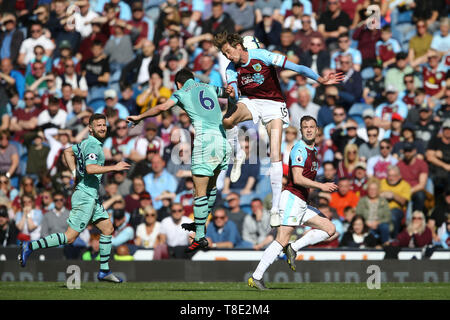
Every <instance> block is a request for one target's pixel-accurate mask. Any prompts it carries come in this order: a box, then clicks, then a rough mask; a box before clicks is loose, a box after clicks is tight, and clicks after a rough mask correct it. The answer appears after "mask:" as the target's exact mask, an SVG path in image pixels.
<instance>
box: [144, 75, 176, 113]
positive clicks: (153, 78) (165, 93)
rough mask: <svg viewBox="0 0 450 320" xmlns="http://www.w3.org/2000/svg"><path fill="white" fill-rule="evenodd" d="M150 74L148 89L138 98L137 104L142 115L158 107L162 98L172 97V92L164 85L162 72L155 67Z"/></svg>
mask: <svg viewBox="0 0 450 320" xmlns="http://www.w3.org/2000/svg"><path fill="white" fill-rule="evenodd" d="M149 73H150V78H149V81H148V88H147V89H145V90H144V91H143V92H142V93H141V94H139V95H138V96H137V98H136V104H137V105H138V107H140V113H143V112H145V111H147V110H148V109H150V108H153V107H154V106H156V105H157V104H158V99H159V98H160V97H165V98H167V99H168V98H170V95H171V90H170V89H169V88H167V87H165V86H164V85H163V72H162V70H161V69H160V68H158V67H155V68H153V69H152V70H150V71H149Z"/></svg>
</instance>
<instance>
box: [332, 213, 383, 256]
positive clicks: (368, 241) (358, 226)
mask: <svg viewBox="0 0 450 320" xmlns="http://www.w3.org/2000/svg"><path fill="white" fill-rule="evenodd" d="M378 242H379V241H378V240H377V238H375V236H374V235H373V233H371V232H370V229H369V227H368V226H367V224H366V221H365V219H364V217H363V216H360V215H355V216H354V217H353V219H352V220H351V223H350V226H349V228H348V230H347V231H346V232H345V233H344V236H343V237H342V240H341V241H340V243H339V246H340V247H350V248H360V249H363V248H375V247H376V246H377V244H378Z"/></svg>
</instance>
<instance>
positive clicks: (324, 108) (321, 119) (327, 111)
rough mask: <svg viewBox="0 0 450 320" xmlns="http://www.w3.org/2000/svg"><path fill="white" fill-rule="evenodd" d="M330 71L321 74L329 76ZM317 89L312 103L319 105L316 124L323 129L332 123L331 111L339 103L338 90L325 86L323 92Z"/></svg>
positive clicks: (334, 87) (325, 70)
mask: <svg viewBox="0 0 450 320" xmlns="http://www.w3.org/2000/svg"><path fill="white" fill-rule="evenodd" d="M330 72H331V69H328V68H327V69H324V71H323V73H324V75H325V74H329V73H330ZM320 88H321V87H319V88H318V89H317V90H316V96H315V98H314V99H313V102H314V103H317V104H318V105H320V106H321V107H320V110H319V114H318V115H317V124H318V125H319V127H325V126H326V125H328V124H329V123H332V122H333V110H334V108H335V106H336V105H337V103H338V101H339V90H338V89H337V87H336V86H326V88H325V91H323V92H320Z"/></svg>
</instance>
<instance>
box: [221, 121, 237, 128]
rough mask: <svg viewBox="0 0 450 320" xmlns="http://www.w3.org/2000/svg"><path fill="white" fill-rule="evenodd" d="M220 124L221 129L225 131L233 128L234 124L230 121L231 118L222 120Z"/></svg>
mask: <svg viewBox="0 0 450 320" xmlns="http://www.w3.org/2000/svg"><path fill="white" fill-rule="evenodd" d="M222 123H223V127H224V128H225V129H231V128H233V127H234V122H233V119H231V118H225V119H223V121H222Z"/></svg>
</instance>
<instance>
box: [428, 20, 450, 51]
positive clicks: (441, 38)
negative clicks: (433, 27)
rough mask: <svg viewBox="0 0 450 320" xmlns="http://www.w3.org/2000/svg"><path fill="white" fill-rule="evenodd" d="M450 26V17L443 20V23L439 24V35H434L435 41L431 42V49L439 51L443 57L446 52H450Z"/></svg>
mask: <svg viewBox="0 0 450 320" xmlns="http://www.w3.org/2000/svg"><path fill="white" fill-rule="evenodd" d="M449 25H450V20H449V18H448V17H443V18H441V22H440V24H439V30H440V32H439V33H436V34H434V35H433V40H432V42H431V45H430V46H431V48H432V49H434V50H436V51H438V52H439V54H440V55H441V56H442V55H444V54H445V53H446V52H448V51H449V50H450V45H449V44H448V43H449V40H450V36H449V34H448V30H449Z"/></svg>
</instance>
